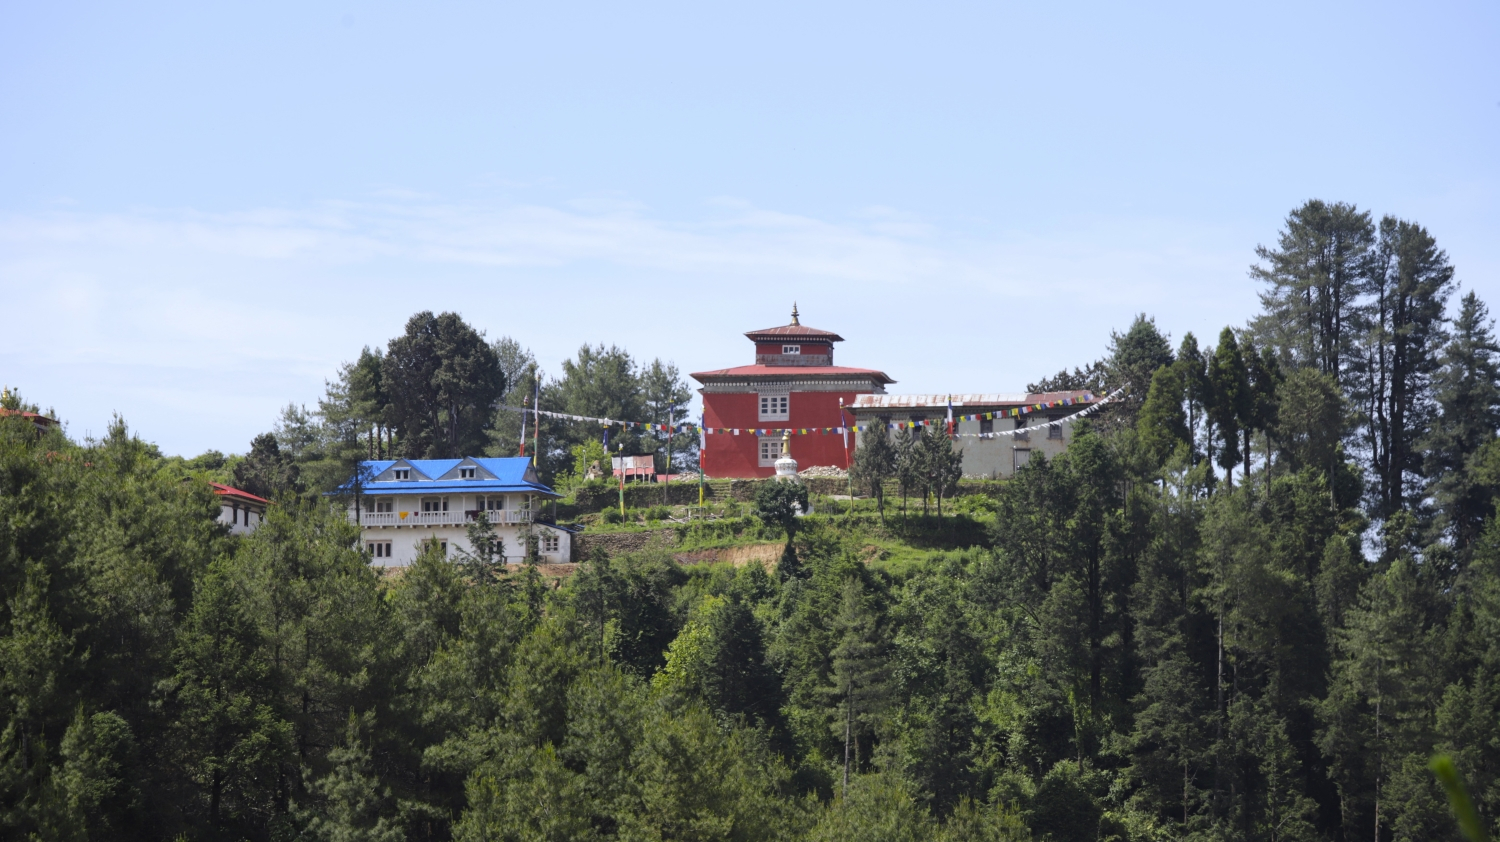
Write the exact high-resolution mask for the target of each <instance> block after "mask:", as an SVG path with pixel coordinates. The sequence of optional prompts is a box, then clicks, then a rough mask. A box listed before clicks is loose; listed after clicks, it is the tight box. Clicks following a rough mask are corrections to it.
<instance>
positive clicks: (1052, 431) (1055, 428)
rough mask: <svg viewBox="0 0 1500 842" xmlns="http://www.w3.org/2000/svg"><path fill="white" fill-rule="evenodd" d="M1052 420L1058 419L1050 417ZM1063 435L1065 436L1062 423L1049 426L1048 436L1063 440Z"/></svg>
mask: <svg viewBox="0 0 1500 842" xmlns="http://www.w3.org/2000/svg"><path fill="white" fill-rule="evenodd" d="M1050 420H1052V421H1056V420H1057V419H1056V418H1053V419H1050ZM1062 437H1063V434H1062V425H1061V424H1053V425H1052V426H1050V427H1048V428H1047V438H1049V439H1058V440H1061V439H1062Z"/></svg>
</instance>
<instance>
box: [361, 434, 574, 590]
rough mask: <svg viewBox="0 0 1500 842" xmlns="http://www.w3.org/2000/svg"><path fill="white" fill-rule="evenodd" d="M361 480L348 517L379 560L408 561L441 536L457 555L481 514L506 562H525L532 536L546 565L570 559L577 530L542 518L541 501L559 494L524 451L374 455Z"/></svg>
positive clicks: (464, 548) (400, 563) (450, 552)
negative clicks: (488, 454)
mask: <svg viewBox="0 0 1500 842" xmlns="http://www.w3.org/2000/svg"><path fill="white" fill-rule="evenodd" d="M360 465H361V469H362V470H361V474H362V476H363V478H364V479H363V482H361V483H358V484H357V486H356V484H354V483H351V484H350V486H349V487H346V489H345V490H346V491H353V492H354V493H353V494H352V495H350V496H351V499H352V500H353V502H352V503H351V505H350V508H349V519H350V520H352V521H355V522H356V523H358V524H359V525H360V540H361V541H362V543H363V546H364V548H365V550H366V551H368V552H369V553H370V556H371V560H372V561H374V562H375V563H376V564H380V565H388V566H404V565H408V564H411V563H412V562H413V561H415V560H416V558H417V556H418V554H420V553H421V551H422V547H423V545H424V543H426V542H429V541H432V542H436V543H437V544H438V545H439V546H440V547H441V548H442V550H443V552H444V553H445V554H446V555H448V556H450V557H452V556H453V555H454V554H455V553H457V552H459V551H464V552H467V551H468V550H469V549H470V547H469V538H468V527H469V525H470V524H471V523H473V522H474V520H475V519H476V518H477V517H478V516H479V513H480V512H484V513H485V514H486V515H488V517H489V521H490V523H491V524H493V525H494V528H495V535H496V537H498V538H499V539H500V540H501V542H502V550H503V552H504V555H505V557H506V561H507V562H509V563H511V564H519V563H521V562H522V561H523V560H524V559H525V556H526V546H527V540H528V536H532V535H534V536H535V537H536V539H537V546H538V549H539V551H540V552H541V556H542V561H543V563H559V562H566V561H569V560H571V559H572V552H573V547H572V541H571V539H572V531H571V530H569V529H568V528H567V527H561V526H557V525H556V524H552V523H546V522H543V521H542V520H541V519H540V515H541V507H542V503H543V501H545V500H548V499H555V498H556V497H558V496H559V495H558V494H557V493H556V492H554V491H553V490H552V489H550V488H548V487H547V486H545V485H543V484H542V483H541V480H540V479H539V478H538V477H537V474H536V469H535V468H534V467H533V466H532V464H531V460H530V459H527V458H525V457H511V458H487V457H474V456H470V457H465V458H463V459H376V460H371V461H368V462H361V463H360Z"/></svg>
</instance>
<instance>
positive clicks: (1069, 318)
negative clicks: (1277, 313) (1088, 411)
mask: <svg viewBox="0 0 1500 842" xmlns="http://www.w3.org/2000/svg"><path fill="white" fill-rule="evenodd" d="M1497 43H1500V6H1497V5H1496V4H1494V3H1480V2H1473V3H1422V4H1416V3H1405V4H1368V3H1367V4H1353V3H1347V4H1307V3H1296V4H1291V3H1287V4H1276V3H1258V4H1240V5H1238V6H1234V7H1229V6H1226V5H1223V4H1218V5H1216V4H1202V3H1192V4H1190V3H1181V4H1150V5H1135V6H1131V7H1126V6H1124V5H1122V4H1072V5H1069V6H1067V7H1066V8H1063V7H1060V6H1058V5H1056V4H1034V3H1032V4H1014V3H996V2H991V3H973V4H899V5H897V4H884V5H882V4H873V3H857V4H856V3H847V4H834V3H823V4H808V3H787V4H777V3H765V2H762V3H757V4H741V5H739V6H731V5H729V4H705V3H695V4H675V5H674V4H661V3H656V4H631V5H629V6H627V5H625V4H618V3H611V4H603V3H601V4H580V3H562V2H559V3H529V4H510V5H506V4H499V3H441V2H432V3H422V4H416V3H410V4H381V3H358V4H356V3H318V2H303V3H276V2H262V3H256V4H206V3H181V4H163V3H134V4H81V3H68V2H57V3H47V4H35V3H24V4H23V3H19V2H9V0H7V2H3V3H0V126H3V130H0V314H3V324H4V325H5V331H4V334H5V336H6V339H7V341H5V342H3V343H0V381H3V382H4V383H5V384H7V385H10V386H15V387H19V388H20V389H21V390H22V391H23V393H24V394H25V395H26V396H27V397H28V398H29V399H32V400H35V401H38V402H40V403H42V404H43V405H47V406H54V407H56V409H57V411H58V413H59V415H60V416H62V417H63V418H64V419H65V420H66V421H67V422H68V424H69V431H70V432H71V433H72V434H74V435H76V436H81V435H84V434H88V433H93V434H98V433H99V432H101V431H102V430H103V429H104V427H105V425H107V423H108V421H109V418H110V416H111V414H112V413H115V412H118V413H120V414H121V415H123V416H124V417H125V418H126V419H127V420H128V421H129V422H130V423H131V424H132V425H133V426H134V427H136V428H138V429H139V431H140V432H141V433H142V434H143V435H144V436H145V437H146V438H148V439H151V440H154V441H156V442H158V443H159V444H160V445H161V446H162V448H163V449H164V450H166V451H167V452H170V453H184V454H192V453H197V452H200V451H202V450H204V449H207V448H210V447H212V448H217V449H220V450H224V451H243V450H245V449H246V447H247V446H248V442H249V440H250V438H251V437H252V436H253V435H254V434H255V433H257V432H260V431H263V430H266V429H269V428H270V426H271V425H272V423H273V422H274V420H275V417H276V415H277V412H278V410H279V408H280V407H281V406H283V405H285V404H286V403H287V402H288V401H295V402H299V403H308V404H312V403H314V402H315V400H316V398H317V397H318V395H319V394H320V393H321V391H322V384H323V380H324V379H325V378H328V377H331V376H333V374H334V372H335V371H336V369H337V366H338V364H339V363H340V361H343V360H347V359H351V358H353V357H354V356H355V355H357V354H358V352H359V349H360V347H361V346H363V345H377V344H383V343H384V342H386V341H387V340H388V339H389V338H390V337H392V336H394V335H396V334H397V333H398V332H399V331H400V330H401V327H402V325H403V324H404V322H405V320H406V319H407V318H408V317H409V316H410V315H411V314H412V313H413V312H415V311H417V310H422V309H432V310H457V311H458V312H460V313H462V314H463V315H464V316H465V318H467V319H468V320H469V321H470V322H471V323H473V324H474V325H476V326H477V327H479V328H481V329H483V330H485V331H486V333H487V335H489V336H490V337H498V336H502V335H509V336H512V337H515V338H516V339H517V340H519V341H521V342H522V343H523V344H525V345H527V346H529V347H531V348H532V349H533V350H534V351H535V352H536V353H537V355H538V357H539V358H540V360H541V361H542V363H543V365H544V366H545V367H547V368H549V369H551V370H553V371H556V370H557V367H558V363H559V362H560V361H561V360H562V359H563V358H565V357H566V356H568V355H570V354H571V353H572V352H573V351H575V350H576V348H577V347H578V345H579V344H581V343H583V342H606V343H615V344H619V345H621V346H623V347H626V348H628V349H629V350H630V351H632V352H633V353H635V354H636V355H637V356H639V357H642V358H645V359H650V358H652V357H657V356H659V357H662V358H664V359H670V360H672V361H675V362H676V363H677V364H678V365H679V367H681V368H682V369H683V370H684V371H692V370H702V369H708V368H717V367H722V366H725V365H734V364H739V363H742V362H748V361H749V359H750V354H751V351H750V348H749V344H748V342H746V341H745V340H744V338H743V337H742V336H741V334H742V333H743V332H744V331H746V330H750V329H753V328H761V327H767V326H771V325H775V324H781V323H784V322H785V321H786V317H787V313H788V311H789V309H790V306H791V302H792V300H793V299H795V300H797V301H798V302H799V304H800V307H801V310H802V313H803V315H804V323H807V324H812V325H815V326H818V327H823V328H828V329H832V330H837V331H839V332H840V333H842V334H843V335H844V336H845V337H847V338H848V340H849V341H847V342H846V343H844V344H843V345H842V346H841V347H840V350H839V352H838V353H839V361H840V362H842V363H844V364H847V365H860V366H868V367H875V368H881V369H884V370H886V371H887V372H888V373H889V374H890V375H891V376H893V377H894V378H896V380H897V381H899V382H898V383H897V385H896V386H895V387H893V391H902V392H941V391H1012V390H1018V389H1020V388H1021V387H1023V386H1024V385H1025V383H1026V382H1028V381H1030V380H1035V379H1037V378H1038V377H1040V376H1042V375H1044V374H1047V373H1050V372H1052V371H1055V370H1057V369H1058V368H1060V367H1063V366H1073V365H1079V364H1083V363H1086V362H1088V361H1089V360H1091V359H1094V358H1096V357H1097V356H1099V355H1100V354H1101V352H1102V351H1103V349H1104V346H1105V345H1106V343H1107V341H1108V335H1109V332H1110V330H1111V329H1119V328H1123V327H1125V326H1126V325H1127V324H1128V322H1129V320H1130V318H1131V316H1132V314H1134V313H1136V312H1147V313H1150V314H1153V315H1154V316H1155V317H1156V319H1157V321H1158V324H1159V325H1160V326H1161V327H1162V328H1163V329H1164V330H1165V331H1167V332H1169V333H1170V334H1171V336H1172V337H1173V339H1174V341H1175V340H1176V339H1178V338H1180V337H1181V335H1182V334H1183V333H1184V332H1185V331H1188V330H1192V331H1194V332H1196V333H1198V334H1199V336H1200V337H1204V336H1205V335H1206V336H1209V337H1211V336H1214V335H1217V332H1218V329H1219V328H1220V327H1222V326H1223V325H1225V324H1230V323H1232V324H1241V323H1243V322H1244V321H1245V320H1246V319H1247V318H1248V317H1249V316H1250V315H1251V314H1252V313H1253V311H1254V309H1255V307H1256V292H1257V288H1256V286H1255V285H1254V284H1253V283H1252V282H1251V281H1250V280H1249V279H1248V278H1247V277H1246V268H1247V266H1248V265H1249V264H1250V263H1251V262H1252V261H1253V259H1254V248H1255V246H1256V245H1257V244H1258V243H1271V242H1273V241H1274V238H1275V236H1276V233H1277V231H1278V230H1279V228H1280V225H1281V222H1282V220H1283V219H1284V217H1285V215H1286V213H1287V211H1289V210H1290V209H1291V208H1293V207H1295V206H1296V205H1298V204H1300V203H1301V202H1303V201H1305V200H1306V199H1309V198H1313V197H1318V198H1324V199H1328V200H1341V201H1349V202H1354V203H1356V204H1358V205H1359V206H1361V207H1363V208H1369V209H1372V210H1374V211H1375V212H1376V213H1377V214H1385V213H1389V214H1394V215H1397V216H1401V217H1404V218H1409V219H1414V220H1417V221H1419V222H1421V223H1422V224H1424V225H1426V226H1427V227H1428V228H1429V229H1430V230H1431V231H1432V232H1433V233H1434V235H1435V236H1436V237H1437V239H1438V241H1439V243H1440V244H1442V245H1443V246H1444V247H1445V248H1446V249H1447V250H1448V252H1449V254H1450V256H1451V257H1452V259H1453V261H1454V263H1455V264H1456V266H1457V267H1458V275H1459V279H1460V281H1461V282H1462V283H1463V285H1464V286H1465V287H1466V288H1469V289H1475V290H1477V291H1479V293H1480V294H1481V296H1483V297H1485V298H1486V299H1487V300H1489V301H1491V302H1496V301H1497V299H1500V237H1497V236H1496V234H1497V232H1500V155H1497V151H1500V58H1497V56H1500V50H1497V49H1496V47H1495V45H1496V44H1497ZM1497 306H1500V305H1497Z"/></svg>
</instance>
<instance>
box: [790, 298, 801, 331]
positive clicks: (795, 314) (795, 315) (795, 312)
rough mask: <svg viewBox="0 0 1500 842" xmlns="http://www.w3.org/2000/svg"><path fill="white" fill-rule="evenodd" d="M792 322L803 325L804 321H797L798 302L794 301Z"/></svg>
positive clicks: (798, 325) (799, 325)
mask: <svg viewBox="0 0 1500 842" xmlns="http://www.w3.org/2000/svg"><path fill="white" fill-rule="evenodd" d="M792 324H794V325H796V326H797V327H801V326H802V323H801V322H799V321H797V302H795V301H793V302H792Z"/></svg>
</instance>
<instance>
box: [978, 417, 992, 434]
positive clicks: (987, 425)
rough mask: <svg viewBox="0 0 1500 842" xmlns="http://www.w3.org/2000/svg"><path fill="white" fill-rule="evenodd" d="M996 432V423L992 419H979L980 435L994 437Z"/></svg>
mask: <svg viewBox="0 0 1500 842" xmlns="http://www.w3.org/2000/svg"><path fill="white" fill-rule="evenodd" d="M994 432H995V421H994V419H992V418H981V419H979V434H980V435H981V436H988V435H993V434H994Z"/></svg>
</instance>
